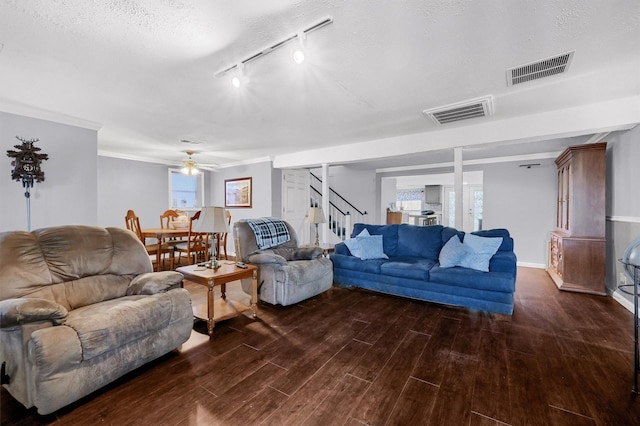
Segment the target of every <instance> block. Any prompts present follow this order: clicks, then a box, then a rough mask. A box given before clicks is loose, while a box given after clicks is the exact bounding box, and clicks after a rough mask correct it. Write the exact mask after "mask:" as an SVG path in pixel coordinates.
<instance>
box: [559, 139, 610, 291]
mask: <svg viewBox="0 0 640 426" xmlns="http://www.w3.org/2000/svg"><path fill="white" fill-rule="evenodd" d="M606 149H607V143H606V142H602V143H595V144H588V145H579V146H573V147H569V148H567V149H566V150H565V151H564V152H562V154H560V156H559V157H558V158H556V161H555V162H556V165H557V166H558V201H557V213H556V229H555V230H554V231H552V232H551V241H550V250H549V269H548V272H549V275H550V276H551V278H552V279H553V281H554V282H555V283H556V285H557V286H558V288H559V289H560V290H567V291H576V292H581V293H591V294H601V295H606V287H605V262H606V247H605V245H606V244H605V177H606V162H607V160H606Z"/></svg>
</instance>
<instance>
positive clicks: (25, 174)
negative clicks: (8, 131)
mask: <svg viewBox="0 0 640 426" xmlns="http://www.w3.org/2000/svg"><path fill="white" fill-rule="evenodd" d="M16 139H18V140H19V141H20V142H22V144H21V145H14V148H16V150H12V149H10V150H8V151H7V155H8V156H9V157H10V158H13V159H14V160H13V161H12V162H11V165H12V166H13V170H12V171H11V179H13V180H17V181H22V186H23V187H25V188H27V191H28V189H29V188H31V187H33V184H34V182H42V181H44V172H43V171H42V169H41V168H40V163H41V162H42V161H44V160H47V159H48V158H49V156H48V155H47V154H40V152H39V151H40V148H38V147H36V146H34V145H33V144H34V143H35V142H38V139H31V140H26V139H22V138H21V137H19V136H16ZM27 194H28V192H27V193H25V196H26V197H29V196H28V195H27Z"/></svg>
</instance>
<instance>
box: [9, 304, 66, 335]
mask: <svg viewBox="0 0 640 426" xmlns="http://www.w3.org/2000/svg"><path fill="white" fill-rule="evenodd" d="M68 314H69V312H68V311H67V309H66V308H65V307H64V306H61V305H59V304H58V303H56V302H53V301H51V300H47V299H37V298H29V297H25V298H18V299H6V300H3V301H0V328H5V327H14V326H16V325H21V324H26V323H30V322H39V321H51V322H52V323H53V324H54V325H60V324H63V323H64V322H65V321H66V320H67V315H68Z"/></svg>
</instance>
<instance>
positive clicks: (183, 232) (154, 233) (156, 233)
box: [140, 228, 189, 271]
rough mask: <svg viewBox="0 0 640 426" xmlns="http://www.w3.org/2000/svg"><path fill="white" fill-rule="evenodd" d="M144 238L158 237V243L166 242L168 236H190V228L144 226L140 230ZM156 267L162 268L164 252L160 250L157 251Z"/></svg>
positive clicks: (159, 269)
mask: <svg viewBox="0 0 640 426" xmlns="http://www.w3.org/2000/svg"><path fill="white" fill-rule="evenodd" d="M140 233H141V234H142V238H156V239H157V240H158V244H161V243H162V242H164V240H165V239H167V238H174V237H175V238H179V237H187V236H189V229H188V228H185V229H174V228H142V229H141V230H140ZM156 256H157V257H156V268H157V270H158V271H161V270H162V262H161V261H162V253H161V251H160V250H158V251H157V253H156Z"/></svg>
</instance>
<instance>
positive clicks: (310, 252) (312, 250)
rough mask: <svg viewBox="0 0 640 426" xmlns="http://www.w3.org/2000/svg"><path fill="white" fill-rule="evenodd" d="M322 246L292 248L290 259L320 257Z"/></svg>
mask: <svg viewBox="0 0 640 426" xmlns="http://www.w3.org/2000/svg"><path fill="white" fill-rule="evenodd" d="M322 254H323V250H322V247H316V246H314V247H298V248H297V249H295V250H293V253H292V258H291V260H314V259H319V258H321V257H322Z"/></svg>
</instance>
